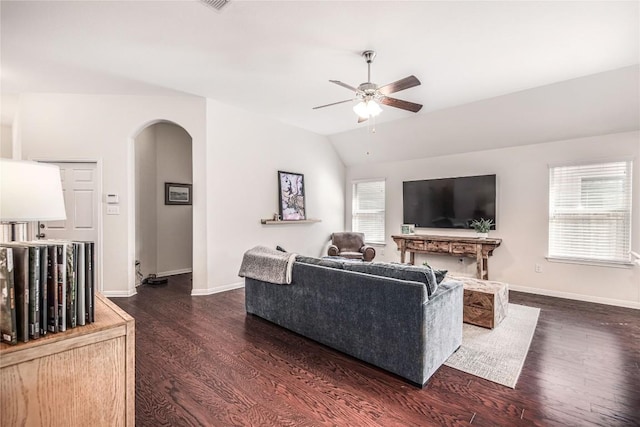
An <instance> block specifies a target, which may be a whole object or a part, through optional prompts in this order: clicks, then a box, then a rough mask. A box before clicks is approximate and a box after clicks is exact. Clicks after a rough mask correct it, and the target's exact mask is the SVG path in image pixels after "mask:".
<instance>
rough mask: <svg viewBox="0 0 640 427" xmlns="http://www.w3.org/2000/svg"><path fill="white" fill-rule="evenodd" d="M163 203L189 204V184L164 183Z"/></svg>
mask: <svg viewBox="0 0 640 427" xmlns="http://www.w3.org/2000/svg"><path fill="white" fill-rule="evenodd" d="M164 204H165V205H191V204H192V202H191V184H178V183H175V182H165V183H164Z"/></svg>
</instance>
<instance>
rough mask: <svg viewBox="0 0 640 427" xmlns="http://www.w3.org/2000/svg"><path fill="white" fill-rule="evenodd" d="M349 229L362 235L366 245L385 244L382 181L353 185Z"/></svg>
mask: <svg viewBox="0 0 640 427" xmlns="http://www.w3.org/2000/svg"><path fill="white" fill-rule="evenodd" d="M352 214H353V217H352V221H351V229H352V230H353V231H357V232H360V233H364V238H365V241H366V242H368V243H384V242H385V231H384V222H385V182H384V180H376V181H364V182H354V183H353V207H352Z"/></svg>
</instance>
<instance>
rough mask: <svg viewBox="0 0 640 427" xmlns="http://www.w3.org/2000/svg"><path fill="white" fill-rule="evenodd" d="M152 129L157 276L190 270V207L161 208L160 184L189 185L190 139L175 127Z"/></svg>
mask: <svg viewBox="0 0 640 427" xmlns="http://www.w3.org/2000/svg"><path fill="white" fill-rule="evenodd" d="M154 127H155V128H156V129H155V131H156V133H155V136H156V140H155V143H156V146H157V151H156V155H157V158H156V160H157V163H156V211H157V229H156V234H157V260H158V261H157V262H158V264H157V274H158V275H160V276H166V275H171V274H179V273H186V272H190V271H191V262H192V251H193V221H192V217H193V208H192V206H191V205H185V206H179V205H165V204H164V184H165V182H176V183H180V184H191V182H192V179H191V176H192V168H191V137H190V136H189V134H188V133H187V132H185V131H184V129H182V128H181V127H179V126H176V125H173V124H170V123H158V124H156V125H154Z"/></svg>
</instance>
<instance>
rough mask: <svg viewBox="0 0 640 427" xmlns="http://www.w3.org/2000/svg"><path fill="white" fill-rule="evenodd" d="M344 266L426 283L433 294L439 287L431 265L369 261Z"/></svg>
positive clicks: (377, 274)
mask: <svg viewBox="0 0 640 427" xmlns="http://www.w3.org/2000/svg"><path fill="white" fill-rule="evenodd" d="M343 268H344V269H345V270H349V271H357V272H359V273H366V274H372V275H374V276H382V277H389V278H392V279H400V280H410V281H413V282H420V283H424V284H425V285H426V287H427V294H428V295H429V296H431V294H433V293H434V292H435V291H436V290H437V289H438V282H437V280H436V276H435V273H434V272H433V270H432V269H431V268H430V267H418V266H415V265H406V264H385V263H378V262H369V263H344V264H343Z"/></svg>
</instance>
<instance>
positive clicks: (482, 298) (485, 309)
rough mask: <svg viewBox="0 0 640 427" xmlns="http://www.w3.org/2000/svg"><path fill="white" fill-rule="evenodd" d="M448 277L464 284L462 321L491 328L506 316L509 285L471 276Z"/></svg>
mask: <svg viewBox="0 0 640 427" xmlns="http://www.w3.org/2000/svg"><path fill="white" fill-rule="evenodd" d="M449 277H451V278H452V279H454V280H459V281H461V282H462V284H463V286H464V303H463V304H464V305H463V318H462V321H463V322H465V323H470V324H472V325H477V326H482V327H484V328H489V329H493V328H495V327H496V326H498V325H499V324H500V322H502V320H503V319H504V318H505V317H506V316H507V312H508V310H509V285H507V284H506V283H502V282H495V281H489V280H479V279H474V278H472V277H453V276H449Z"/></svg>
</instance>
